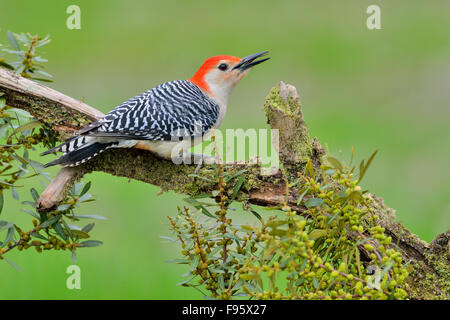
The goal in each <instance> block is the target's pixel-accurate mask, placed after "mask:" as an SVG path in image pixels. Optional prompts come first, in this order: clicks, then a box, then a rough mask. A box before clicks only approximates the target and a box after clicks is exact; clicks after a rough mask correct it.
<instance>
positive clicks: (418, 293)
mask: <svg viewBox="0 0 450 320" xmlns="http://www.w3.org/2000/svg"><path fill="white" fill-rule="evenodd" d="M0 91H1V92H3V93H4V95H3V96H4V97H5V98H6V103H7V105H10V106H14V107H17V108H21V109H24V110H26V111H28V112H30V113H31V114H32V115H33V116H34V117H35V118H36V119H37V120H39V121H41V122H43V123H47V124H50V125H52V127H53V129H55V130H56V131H58V132H59V133H60V138H61V139H64V138H67V137H69V136H70V135H71V134H73V133H74V132H75V131H76V130H78V129H81V128H82V127H83V126H85V125H86V124H88V123H90V122H91V121H93V120H95V119H98V118H100V117H101V116H103V114H102V113H101V112H99V111H97V110H96V109H94V108H92V107H90V106H88V105H86V104H85V103H82V102H80V101H77V100H75V99H72V98H70V97H68V96H66V95H64V94H62V93H59V92H57V91H55V90H52V89H50V88H47V87H45V86H42V85H40V84H37V83H35V82H33V81H30V80H28V79H24V78H22V77H20V76H17V75H14V74H12V73H11V72H9V71H6V70H2V69H0ZM265 110H266V115H267V119H268V123H269V124H270V125H271V127H272V128H274V129H279V132H280V142H279V154H280V160H281V163H282V166H283V169H282V170H281V171H278V172H277V173H275V174H272V175H263V174H262V173H261V170H260V169H261V168H260V167H259V166H258V165H245V164H239V165H227V166H226V168H225V169H226V170H227V171H228V172H237V171H239V170H242V169H245V170H246V172H245V173H244V174H245V183H244V185H243V187H242V189H241V191H240V193H239V196H238V200H239V201H246V202H249V203H252V204H256V205H260V206H268V207H276V206H280V205H281V204H282V202H283V201H284V200H285V199H286V194H285V184H286V180H289V178H290V177H292V176H293V175H294V174H295V173H296V172H297V171H298V170H299V169H301V168H303V166H304V164H305V163H306V161H307V160H308V159H310V160H311V162H312V163H313V164H314V165H315V166H316V167H317V168H318V167H319V166H320V161H321V156H322V155H323V153H324V151H323V148H322V147H321V146H320V144H319V143H318V141H317V140H316V139H310V137H309V132H308V128H307V126H306V123H305V121H304V118H303V114H302V111H301V104H300V100H299V97H298V94H297V91H296V89H295V87H293V86H291V85H286V84H284V83H283V82H280V83H279V84H278V85H277V86H276V87H274V88H273V89H272V90H271V91H270V93H269V95H268V96H267V98H266V103H265ZM194 170H195V165H175V164H174V163H172V162H171V161H167V160H161V159H159V158H157V157H155V156H154V155H153V154H151V153H150V152H148V151H144V150H139V146H138V148H134V149H128V150H123V149H121V150H114V149H111V150H108V151H106V152H104V153H103V154H101V155H100V156H98V157H96V158H94V159H93V160H91V161H88V162H87V163H86V164H84V165H82V166H79V167H76V168H73V169H62V170H61V171H60V172H59V173H58V175H57V176H56V177H55V179H54V180H53V181H52V182H51V183H50V185H49V186H48V188H47V189H46V190H45V191H44V192H43V193H42V195H41V198H40V199H39V200H38V202H37V207H38V209H39V210H40V211H47V210H50V209H51V208H53V207H54V206H56V205H57V204H58V203H59V202H60V201H61V200H62V199H64V197H65V195H66V192H67V190H68V189H69V188H70V186H71V185H72V184H73V183H74V182H75V181H77V180H79V179H81V178H82V177H83V176H84V175H85V174H87V173H90V172H92V171H103V172H107V173H110V174H112V175H116V176H122V177H128V178H132V179H136V180H140V181H143V182H146V183H150V184H153V185H155V186H159V187H160V188H161V189H162V190H163V191H168V190H172V191H175V192H177V193H184V194H188V195H191V196H192V195H197V194H201V193H205V192H210V191H212V190H214V189H215V187H216V183H215V182H214V179H211V181H208V180H204V179H198V178H195V177H192V176H191V175H192V174H193V173H194ZM198 175H199V176H203V177H210V178H212V177H213V170H211V168H210V167H208V166H204V167H203V168H201V169H200V171H199V173H198ZM290 192H291V194H290V195H289V197H288V199H289V200H288V205H289V206H291V207H292V208H293V209H294V210H296V211H297V212H300V213H301V212H302V211H303V210H304V208H302V207H301V206H298V205H297V204H296V198H297V196H298V194H297V190H296V189H295V188H292V189H291V190H290ZM374 197H375V199H376V200H377V201H376V202H375V205H374V206H375V210H376V212H377V214H378V216H379V217H380V225H381V226H382V227H384V228H385V229H386V233H387V234H388V235H389V236H391V237H392V239H393V241H392V246H393V247H395V248H396V249H397V250H399V251H400V252H401V253H402V255H403V258H404V260H405V261H409V264H410V266H411V272H410V276H409V285H408V287H407V288H406V289H407V292H408V294H409V297H410V298H412V299H448V298H449V292H450V279H449V277H450V270H449V269H450V267H449V265H450V254H449V251H450V242H449V240H450V232H447V233H443V234H440V235H438V236H437V237H436V239H435V240H433V241H432V242H431V243H430V244H428V243H426V242H425V241H423V240H421V239H419V238H418V237H417V236H416V235H414V234H412V233H411V232H410V231H409V230H408V229H407V228H406V227H404V226H403V225H402V224H400V223H399V222H396V221H395V215H394V210H392V209H390V208H388V207H386V206H385V205H384V203H383V200H382V199H381V198H377V197H376V196H375V195H374Z"/></svg>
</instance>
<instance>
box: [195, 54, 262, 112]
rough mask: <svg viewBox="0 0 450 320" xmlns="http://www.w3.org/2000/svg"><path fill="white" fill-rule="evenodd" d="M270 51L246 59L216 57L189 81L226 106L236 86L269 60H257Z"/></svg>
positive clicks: (210, 59) (207, 62)
mask: <svg viewBox="0 0 450 320" xmlns="http://www.w3.org/2000/svg"><path fill="white" fill-rule="evenodd" d="M267 53H268V51H264V52H260V53H256V54H252V55H250V56H247V57H245V58H238V57H234V56H226V55H222V56H215V57H211V58H209V59H207V60H206V61H205V62H204V63H203V65H202V66H201V67H200V69H198V71H197V72H196V73H195V75H194V76H193V77H192V78H190V79H189V81H191V82H192V83H194V84H195V85H197V86H198V87H199V88H201V89H202V90H203V91H205V92H206V93H208V94H209V95H211V96H212V97H214V98H215V99H217V100H219V102H221V103H223V104H226V103H227V102H228V98H229V96H230V93H231V91H232V90H233V88H234V86H235V85H236V84H237V83H238V82H239V80H241V79H242V78H243V77H245V76H246V75H247V73H248V71H249V70H250V69H251V68H252V67H253V66H256V65H257V64H260V63H261V62H264V61H266V60H269V59H270V58H264V59H260V60H256V59H257V58H259V57H261V56H263V55H266V54H267Z"/></svg>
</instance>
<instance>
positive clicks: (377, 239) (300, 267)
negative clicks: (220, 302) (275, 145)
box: [169, 153, 408, 299]
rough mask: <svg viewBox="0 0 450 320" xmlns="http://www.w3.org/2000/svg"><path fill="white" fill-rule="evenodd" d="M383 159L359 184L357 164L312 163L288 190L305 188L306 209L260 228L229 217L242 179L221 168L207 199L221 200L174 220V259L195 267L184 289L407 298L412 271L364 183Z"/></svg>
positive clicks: (228, 294) (285, 210)
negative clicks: (178, 253) (380, 222)
mask: <svg viewBox="0 0 450 320" xmlns="http://www.w3.org/2000/svg"><path fill="white" fill-rule="evenodd" d="M375 154H376V153H374V154H373V155H372V156H371V157H370V159H369V160H368V161H367V163H366V164H365V163H364V162H362V163H361V165H360V171H359V177H358V179H355V178H354V177H353V172H354V170H355V167H351V168H350V167H349V166H344V165H342V164H341V163H340V162H339V161H338V160H337V159H335V158H333V157H331V156H328V159H327V160H328V161H327V163H328V165H323V166H322V167H321V170H320V172H315V170H314V169H313V166H312V164H311V163H310V162H309V163H308V164H307V165H306V167H305V170H304V172H302V173H299V177H298V180H297V181H295V182H293V183H287V185H286V186H287V188H286V190H287V193H286V194H289V193H288V190H289V188H292V187H293V186H294V185H300V184H301V185H302V186H303V187H302V188H301V189H300V190H299V194H298V204H299V206H301V207H303V208H304V210H303V211H302V212H296V211H293V210H292V209H291V208H290V207H289V206H288V205H287V200H286V203H285V204H284V205H283V207H282V208H281V209H282V210H281V214H279V215H277V216H271V217H269V218H268V219H267V220H265V219H263V218H260V223H259V224H257V225H237V224H233V223H232V220H231V219H230V218H229V217H228V214H229V210H230V204H231V202H232V200H233V195H235V194H236V193H237V191H238V190H239V188H240V184H239V178H238V177H234V178H233V179H231V183H228V185H231V187H230V188H227V184H226V183H225V180H227V179H228V180H230V179H229V178H230V177H229V176H227V174H226V173H224V172H223V170H222V168H221V167H220V166H219V167H218V169H217V182H218V190H217V191H215V192H214V193H213V194H210V195H204V197H214V198H215V199H216V203H215V204H210V203H208V202H200V201H199V199H188V202H189V204H191V205H193V206H194V207H195V208H196V209H197V210H196V211H195V212H192V211H191V210H190V209H188V208H184V209H179V211H178V215H177V216H176V217H169V220H170V225H171V229H172V230H173V232H174V234H175V236H176V239H173V241H176V242H177V243H179V244H180V245H181V250H182V251H181V253H182V255H183V256H184V258H183V259H176V260H174V261H173V262H175V263H182V264H187V265H188V266H189V268H190V271H189V272H188V273H187V274H185V276H186V277H188V279H187V280H186V281H183V282H182V283H180V284H181V285H183V286H188V287H193V288H195V289H198V290H200V291H201V292H202V293H203V294H204V295H205V297H206V298H213V299H232V298H235V297H247V298H250V299H403V298H406V291H405V290H404V289H403V286H405V279H406V278H407V276H408V271H407V270H406V268H405V266H404V264H403V262H402V258H401V255H400V253H399V252H397V251H395V250H393V249H390V248H388V245H389V244H390V242H391V238H390V237H388V236H386V234H385V233H384V231H385V230H384V229H383V228H382V227H380V226H378V225H377V219H378V217H377V216H376V215H375V213H374V209H373V207H374V199H373V198H372V196H371V194H369V193H368V192H367V191H361V187H360V186H359V185H358V183H359V182H360V181H361V179H362V178H363V176H364V174H365V172H366V171H367V169H368V167H369V165H370V163H371V162H372V160H373V158H374V156H375ZM233 184H234V185H233ZM211 208H213V209H214V211H213V212H211ZM208 209H209V210H208ZM255 213H256V212H255ZM258 217H259V215H258ZM361 252H363V253H364V255H361ZM205 291H206V293H205Z"/></svg>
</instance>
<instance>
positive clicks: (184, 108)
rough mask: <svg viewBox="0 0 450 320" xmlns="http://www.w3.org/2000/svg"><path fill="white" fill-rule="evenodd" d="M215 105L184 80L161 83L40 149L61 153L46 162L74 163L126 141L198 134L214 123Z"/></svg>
mask: <svg viewBox="0 0 450 320" xmlns="http://www.w3.org/2000/svg"><path fill="white" fill-rule="evenodd" d="M219 113H220V107H219V105H218V104H217V103H216V102H215V101H214V100H212V99H210V98H209V97H208V96H207V95H206V94H205V93H204V92H203V90H201V89H200V88H199V87H197V86H196V85H195V84H193V83H192V82H190V81H188V80H177V81H171V82H166V83H163V84H161V85H159V86H157V87H155V88H153V89H151V90H149V91H146V92H144V93H142V94H140V95H138V96H136V97H134V98H131V99H130V100H128V101H126V102H124V103H122V104H121V105H119V106H118V107H116V108H115V109H114V110H112V111H111V112H109V113H108V114H106V115H105V116H104V117H103V118H102V119H100V120H98V121H96V122H94V123H91V124H90V125H88V126H86V127H85V128H83V129H81V130H80V131H79V132H78V133H77V134H78V135H77V136H75V137H73V138H71V139H69V140H67V141H66V142H64V143H63V144H61V145H59V146H57V147H55V148H53V149H51V150H48V151H46V152H44V153H43V154H42V155H45V154H49V153H56V152H63V153H64V154H63V155H62V156H61V157H60V158H58V159H56V160H55V161H52V162H50V163H48V164H46V165H45V166H46V167H49V166H53V165H56V164H60V165H62V166H70V167H73V166H77V165H79V164H81V163H84V162H86V161H88V160H89V159H91V158H93V157H95V156H96V155H98V154H100V153H101V152H103V151H105V150H106V149H109V148H114V147H116V148H117V147H130V146H133V144H130V143H129V142H130V141H133V140H134V141H135V140H150V141H171V140H174V137H191V138H194V137H201V136H203V135H204V134H206V133H207V132H208V131H209V130H210V129H211V128H212V127H214V125H215V124H216V122H217V120H218V118H219Z"/></svg>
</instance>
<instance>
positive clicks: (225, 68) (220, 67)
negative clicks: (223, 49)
mask: <svg viewBox="0 0 450 320" xmlns="http://www.w3.org/2000/svg"><path fill="white" fill-rule="evenodd" d="M218 68H219V70H222V71H225V70H227V69H228V65H227V64H226V63H221V64H219V66H218Z"/></svg>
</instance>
